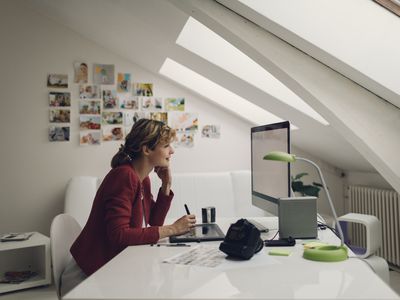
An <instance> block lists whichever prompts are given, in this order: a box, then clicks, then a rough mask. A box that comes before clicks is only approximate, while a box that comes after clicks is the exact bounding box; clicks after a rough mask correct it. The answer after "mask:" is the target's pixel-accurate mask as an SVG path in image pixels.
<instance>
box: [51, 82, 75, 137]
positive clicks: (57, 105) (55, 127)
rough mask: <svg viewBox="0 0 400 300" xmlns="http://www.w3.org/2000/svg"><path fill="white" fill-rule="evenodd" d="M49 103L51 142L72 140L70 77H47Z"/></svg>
mask: <svg viewBox="0 0 400 300" xmlns="http://www.w3.org/2000/svg"><path fill="white" fill-rule="evenodd" d="M47 88H48V89H49V92H48V102H49V122H50V126H49V132H48V138H49V141H50V142H66V141H69V139H70V122H71V93H70V92H69V91H68V90H67V89H68V75H66V74H49V75H47Z"/></svg>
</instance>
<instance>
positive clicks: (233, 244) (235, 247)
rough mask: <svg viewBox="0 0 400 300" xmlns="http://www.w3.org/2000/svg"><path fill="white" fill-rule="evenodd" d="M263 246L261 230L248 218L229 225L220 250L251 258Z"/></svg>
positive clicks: (243, 257) (232, 254) (230, 254)
mask: <svg viewBox="0 0 400 300" xmlns="http://www.w3.org/2000/svg"><path fill="white" fill-rule="evenodd" d="M263 246H264V243H263V241H262V239H261V238H260V231H259V230H258V229H257V228H256V227H255V226H254V225H253V224H251V223H250V222H249V221H247V220H246V219H240V220H238V221H236V223H234V224H232V225H231V226H230V227H229V229H228V232H227V234H226V236H225V239H224V241H223V242H222V243H221V244H220V245H219V250H221V251H222V252H224V253H226V254H228V255H229V256H233V257H238V258H242V259H250V258H251V257H252V256H253V255H254V254H255V253H257V252H259V251H260V250H261V249H262V248H263Z"/></svg>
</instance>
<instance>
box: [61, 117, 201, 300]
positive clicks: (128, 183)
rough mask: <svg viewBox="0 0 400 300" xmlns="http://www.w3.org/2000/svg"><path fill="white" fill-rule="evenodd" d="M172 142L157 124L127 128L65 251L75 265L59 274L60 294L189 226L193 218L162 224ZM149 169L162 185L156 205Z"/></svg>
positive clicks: (168, 201) (169, 133)
mask: <svg viewBox="0 0 400 300" xmlns="http://www.w3.org/2000/svg"><path fill="white" fill-rule="evenodd" d="M174 137H175V131H174V130H172V129H171V128H170V127H168V126H166V125H164V123H162V122H159V121H155V120H148V119H140V120H138V121H137V122H136V123H135V124H134V125H133V127H132V130H131V132H130V133H129V134H128V136H127V137H126V141H125V145H121V147H120V149H119V151H118V153H117V154H115V156H114V157H113V158H112V160H111V167H112V169H111V171H110V172H109V173H108V174H107V175H106V177H105V178H104V180H103V182H102V184H101V186H100V187H99V189H98V191H97V194H96V197H95V199H94V202H93V206H92V210H91V212H90V215H89V219H88V221H87V223H86V225H85V227H84V228H83V230H82V232H81V234H80V235H79V236H78V238H77V239H76V240H75V242H74V243H73V245H72V247H71V254H72V256H73V258H74V260H75V261H73V262H71V264H70V265H69V266H68V267H67V268H66V271H64V273H63V275H62V281H61V282H62V285H61V291H62V295H63V294H65V293H66V292H67V291H69V290H70V289H71V288H72V287H74V286H75V285H76V284H78V283H79V282H80V281H81V280H83V279H84V278H85V277H86V276H89V275H91V274H92V273H94V272H95V271H96V270H98V269H99V268H100V267H101V266H103V265H104V264H106V263H107V262H108V261H109V260H110V259H112V258H113V257H114V256H116V255H117V254H118V253H120V252H121V251H122V250H124V249H125V248H126V247H127V246H131V245H141V244H152V243H156V242H157V241H158V240H159V239H161V238H165V237H169V236H171V235H179V234H183V233H186V232H188V231H189V230H190V229H191V228H192V227H194V226H195V223H196V219H195V216H194V215H185V216H183V217H181V218H180V219H178V220H177V221H175V222H174V223H173V224H172V225H163V223H164V219H165V216H166V215H167V212H168V209H169V207H170V204H171V200H172V198H173V192H172V191H171V172H170V168H169V164H170V158H171V156H172V154H173V153H174V150H173V149H172V147H171V145H170V142H171V141H172V140H173V138H174ZM153 169H154V171H155V172H156V173H157V175H158V177H159V178H160V179H161V182H162V184H161V188H160V190H159V192H158V196H157V200H156V201H154V200H153V197H152V194H151V191H150V180H149V177H148V175H149V173H150V172H151V171H152V170H153ZM75 262H76V263H75Z"/></svg>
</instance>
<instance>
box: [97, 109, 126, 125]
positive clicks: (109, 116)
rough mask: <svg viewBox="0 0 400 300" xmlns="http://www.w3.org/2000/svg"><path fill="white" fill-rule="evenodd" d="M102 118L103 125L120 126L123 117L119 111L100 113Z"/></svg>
mask: <svg viewBox="0 0 400 300" xmlns="http://www.w3.org/2000/svg"><path fill="white" fill-rule="evenodd" d="M102 116H103V124H105V125H117V124H118V125H119V124H121V125H122V122H123V116H122V112H120V111H117V112H115V111H107V112H103V113H102Z"/></svg>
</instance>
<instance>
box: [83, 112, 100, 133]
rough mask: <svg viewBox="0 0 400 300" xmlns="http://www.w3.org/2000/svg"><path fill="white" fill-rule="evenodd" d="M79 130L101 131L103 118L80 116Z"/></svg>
mask: <svg viewBox="0 0 400 300" xmlns="http://www.w3.org/2000/svg"><path fill="white" fill-rule="evenodd" d="M79 128H80V130H90V129H92V130H99V129H100V128H101V117H100V116H86V115H80V116H79Z"/></svg>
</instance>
